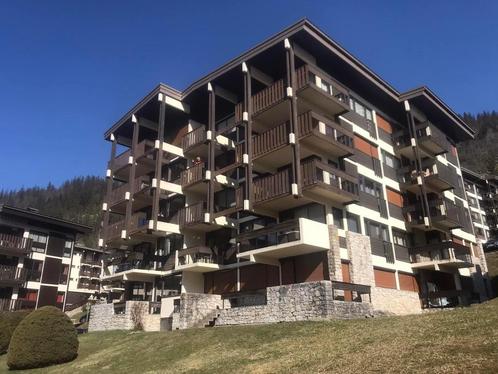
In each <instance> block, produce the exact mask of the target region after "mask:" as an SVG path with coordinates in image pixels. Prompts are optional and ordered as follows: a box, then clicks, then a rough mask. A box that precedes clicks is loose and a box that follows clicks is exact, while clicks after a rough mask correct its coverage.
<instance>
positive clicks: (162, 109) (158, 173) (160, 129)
mask: <svg viewBox="0 0 498 374" xmlns="http://www.w3.org/2000/svg"><path fill="white" fill-rule="evenodd" d="M158 99H159V101H160V104H159V123H158V125H157V140H158V142H159V148H158V149H156V170H155V173H154V178H155V179H156V187H155V188H154V193H153V199H154V200H153V202H152V217H151V218H152V220H153V221H154V230H157V220H158V217H159V198H160V196H161V179H162V167H163V164H162V163H163V141H164V121H165V120H166V98H165V97H164V95H163V94H161V93H160V94H159V98H158ZM156 143H157V142H156Z"/></svg>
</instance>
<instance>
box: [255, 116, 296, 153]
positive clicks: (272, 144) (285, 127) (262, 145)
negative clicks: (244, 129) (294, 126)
mask: <svg viewBox="0 0 498 374" xmlns="http://www.w3.org/2000/svg"><path fill="white" fill-rule="evenodd" d="M289 128H290V124H289V122H285V123H282V124H281V125H278V126H276V127H273V128H271V129H270V130H267V131H265V132H263V133H261V134H260V135H258V136H254V137H253V141H252V144H253V157H254V158H257V157H259V156H261V155H263V154H265V153H267V152H269V151H272V150H275V149H277V148H279V147H283V146H286V145H287V144H288V143H289V132H290V130H289Z"/></svg>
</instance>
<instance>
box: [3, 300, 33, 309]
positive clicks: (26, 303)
mask: <svg viewBox="0 0 498 374" xmlns="http://www.w3.org/2000/svg"><path fill="white" fill-rule="evenodd" d="M35 306H36V301H35V300H24V299H16V300H12V299H0V312H8V311H10V310H28V309H35Z"/></svg>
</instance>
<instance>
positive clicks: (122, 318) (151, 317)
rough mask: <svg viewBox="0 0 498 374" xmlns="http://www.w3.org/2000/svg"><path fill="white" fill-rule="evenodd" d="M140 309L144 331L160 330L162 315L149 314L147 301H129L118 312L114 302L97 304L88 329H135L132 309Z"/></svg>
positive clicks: (92, 310) (91, 314)
mask: <svg viewBox="0 0 498 374" xmlns="http://www.w3.org/2000/svg"><path fill="white" fill-rule="evenodd" d="M137 308H138V309H140V312H139V313H141V314H142V325H143V328H144V331H159V330H160V322H161V317H160V315H159V314H149V311H148V309H149V303H148V302H147V301H127V302H126V304H125V308H124V310H123V311H122V312H117V311H116V309H115V305H114V304H107V303H103V304H95V305H92V307H91V310H90V320H89V322H88V331H106V330H133V328H134V323H133V319H132V310H134V309H135V310H137Z"/></svg>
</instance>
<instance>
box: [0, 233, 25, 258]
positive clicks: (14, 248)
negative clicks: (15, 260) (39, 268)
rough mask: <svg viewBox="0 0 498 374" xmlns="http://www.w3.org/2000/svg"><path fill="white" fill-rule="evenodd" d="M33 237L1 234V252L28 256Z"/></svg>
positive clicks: (9, 254)
mask: <svg viewBox="0 0 498 374" xmlns="http://www.w3.org/2000/svg"><path fill="white" fill-rule="evenodd" d="M31 243H32V240H31V239H26V238H23V237H22V236H17V235H12V234H0V254H4V255H8V256H17V257H21V256H26V255H27V254H28V253H29V252H30V251H31Z"/></svg>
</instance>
